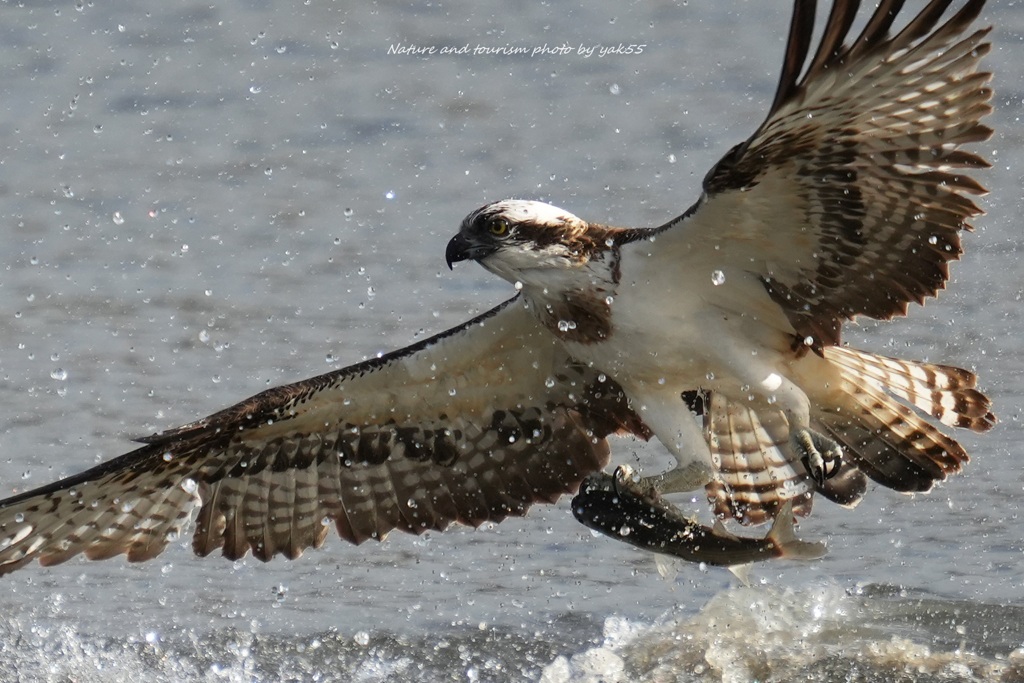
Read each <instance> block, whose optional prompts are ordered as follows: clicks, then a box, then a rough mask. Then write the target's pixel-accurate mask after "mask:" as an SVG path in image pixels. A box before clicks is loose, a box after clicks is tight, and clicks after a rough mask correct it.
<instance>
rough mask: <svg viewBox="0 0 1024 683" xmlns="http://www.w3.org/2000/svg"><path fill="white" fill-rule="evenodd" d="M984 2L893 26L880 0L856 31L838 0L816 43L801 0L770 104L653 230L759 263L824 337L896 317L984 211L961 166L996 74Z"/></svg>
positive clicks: (728, 272)
mask: <svg viewBox="0 0 1024 683" xmlns="http://www.w3.org/2000/svg"><path fill="white" fill-rule="evenodd" d="M983 1H984V0H969V1H968V2H967V3H965V4H964V6H963V7H962V9H960V10H959V11H957V12H956V13H954V14H953V15H952V16H951V17H949V18H948V19H946V20H945V21H944V22H943V21H942V19H943V14H944V13H945V10H946V9H947V7H948V6H949V4H950V1H949V0H932V2H929V3H928V5H927V6H926V7H925V8H924V9H922V10H921V11H920V13H919V14H918V15H917V16H915V17H913V18H912V19H910V20H909V22H908V23H907V24H906V25H905V26H904V27H903V28H902V29H900V30H898V31H895V32H892V31H891V29H892V24H893V22H894V19H895V16H896V13H897V12H898V11H899V9H900V8H901V6H902V4H903V3H902V2H901V1H900V0H882V2H881V3H880V4H879V7H878V8H877V9H876V10H875V12H874V14H873V15H872V16H871V17H870V18H869V19H868V21H867V24H866V25H865V26H864V28H863V30H862V31H861V32H860V34H859V35H857V36H856V37H853V36H852V34H851V27H852V24H853V22H854V17H855V15H856V14H857V10H858V5H859V3H858V2H856V1H853V0H838V1H837V2H836V3H835V4H834V5H833V8H832V12H831V14H830V15H829V18H828V21H827V23H826V27H825V29H824V33H823V35H822V39H821V43H820V45H819V47H818V49H817V51H816V52H815V53H814V54H813V55H812V54H811V53H810V50H809V47H810V41H811V35H812V32H813V28H814V8H815V3H814V2H813V1H812V0H798V1H797V2H796V4H795V11H794V16H793V23H792V28H791V33H790V40H789V44H788V47H787V54H786V60H785V64H784V69H783V74H782V77H781V80H780V84H779V88H778V91H777V94H776V97H775V101H774V103H773V105H772V107H771V110H770V113H769V115H768V118H767V119H766V120H765V122H764V123H763V124H762V125H761V126H760V128H759V129H758V130H757V132H756V133H754V135H753V136H752V137H751V138H750V139H748V140H747V141H745V142H743V143H742V144H740V145H737V146H736V147H735V148H733V149H732V150H731V151H730V152H729V153H728V154H727V155H726V156H725V158H723V159H722V161H721V162H719V163H718V165H716V166H715V167H714V168H713V169H712V170H711V171H710V172H709V173H708V175H707V177H706V178H705V181H704V189H705V195H704V196H703V197H702V199H701V201H700V202H698V204H697V205H696V206H695V207H693V208H692V209H691V210H690V211H688V212H687V214H686V215H684V216H682V217H680V218H678V219H676V220H674V221H672V222H671V223H669V224H667V225H666V226H664V227H663V228H662V231H664V232H665V233H666V234H665V235H664V236H663V238H662V236H659V241H663V239H664V240H670V241H674V242H675V243H678V244H679V245H680V246H681V247H683V248H685V252H683V253H685V256H682V255H681V256H680V258H686V259H688V260H692V263H694V264H695V265H701V266H705V267H706V264H708V263H711V264H714V265H715V267H716V268H718V269H719V270H721V271H722V273H723V274H724V275H725V276H726V278H728V277H729V276H734V277H735V276H737V275H738V274H740V273H744V274H746V273H749V274H753V275H755V276H756V277H758V278H760V279H761V281H762V282H763V284H764V287H765V288H766V289H767V290H768V292H769V293H770V294H771V296H772V298H773V299H774V300H775V302H776V303H778V304H779V306H780V307H781V308H782V309H783V310H784V312H785V314H786V317H787V318H788V321H789V324H790V325H791V326H792V328H793V330H794V333H795V334H796V335H798V338H799V339H801V340H803V339H808V341H809V342H810V343H811V344H812V345H814V346H815V347H819V348H820V346H821V345H823V344H837V343H839V339H840V327H841V324H842V322H843V321H844V320H846V319H849V318H852V317H855V316H857V315H867V316H871V317H874V318H881V319H886V318H891V317H893V316H895V315H902V314H905V313H906V312H907V307H908V304H909V303H910V302H918V303H922V302H923V300H924V298H925V297H928V296H933V295H935V294H936V293H937V292H938V290H939V289H941V288H942V287H943V286H944V284H945V282H946V280H947V279H948V277H949V271H948V262H949V261H952V260H955V259H957V258H958V257H959V255H960V254H961V251H962V250H961V243H960V236H959V233H960V231H961V230H965V229H968V230H969V229H970V226H969V225H968V224H967V222H966V221H967V220H969V219H970V218H971V217H973V216H977V215H979V214H980V213H982V212H981V210H980V209H979V208H978V207H977V206H976V205H975V203H974V202H973V201H972V199H971V195H977V194H981V193H983V192H984V189H983V188H982V187H981V185H979V184H978V183H977V182H976V181H975V180H974V179H973V178H971V177H970V175H968V173H969V171H970V170H971V169H977V168H982V167H986V166H987V165H988V164H987V162H985V161H984V160H983V159H982V158H981V157H979V156H977V155H976V154H973V153H971V152H968V151H964V150H962V149H961V146H963V145H965V144H968V143H974V142H979V141H983V140H986V139H987V138H988V137H989V136H990V135H991V133H992V131H991V129H990V128H989V127H987V126H985V125H984V124H982V123H981V119H982V118H983V117H984V116H985V115H986V114H988V113H989V112H990V111H991V106H990V105H989V103H988V101H989V99H990V97H991V95H992V92H991V90H990V88H989V87H988V86H987V83H988V81H989V79H990V77H991V74H989V73H984V72H980V71H979V70H978V64H979V61H980V59H981V58H982V56H984V55H985V54H986V53H987V52H988V51H989V49H990V44H989V43H988V42H986V41H985V38H986V35H987V34H988V29H982V30H978V31H976V32H974V33H972V34H970V35H967V36H966V37H964V35H963V34H964V33H965V32H966V30H967V28H968V26H969V25H970V23H971V22H972V21H973V20H974V19H975V18H976V17H977V15H978V14H979V13H980V11H981V7H982V5H983ZM673 228H678V229H675V230H673ZM670 243H672V242H670ZM663 248H664V247H663ZM677 251H678V250H677ZM681 267H682V266H681Z"/></svg>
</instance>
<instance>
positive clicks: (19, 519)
mask: <svg viewBox="0 0 1024 683" xmlns="http://www.w3.org/2000/svg"><path fill="white" fill-rule="evenodd" d="M14 521H15V522H17V523H18V524H21V523H22V522H24V521H25V513H24V512H18V513H16V514H15V515H14Z"/></svg>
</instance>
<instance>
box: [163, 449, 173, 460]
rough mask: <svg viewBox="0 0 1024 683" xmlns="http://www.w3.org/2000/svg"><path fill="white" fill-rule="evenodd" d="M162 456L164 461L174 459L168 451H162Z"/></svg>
mask: <svg viewBox="0 0 1024 683" xmlns="http://www.w3.org/2000/svg"><path fill="white" fill-rule="evenodd" d="M163 458H164V462H170V461H172V460H174V455H173V454H172V453H171V452H170V451H167V452H166V453H164V455H163Z"/></svg>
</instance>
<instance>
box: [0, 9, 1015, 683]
mask: <svg viewBox="0 0 1024 683" xmlns="http://www.w3.org/2000/svg"><path fill="white" fill-rule="evenodd" d="M786 4H787V3H784V2H773V3H766V2H755V1H753V0H751V1H748V2H743V1H740V0H729V1H728V2H720V3H714V4H713V3H701V2H689V3H672V2H652V3H643V4H633V5H629V6H628V12H627V8H626V6H624V5H621V4H619V3H614V2H598V3H589V4H588V6H587V7H586V8H571V9H569V8H568V6H563V5H554V6H548V5H546V4H542V3H530V2H513V3H499V2H496V1H493V0H492V1H488V2H468V1H466V2H439V3H431V4H422V5H421V4H419V3H396V2H380V3H358V4H357V3H337V4H334V3H329V2H321V1H317V0H312V1H310V2H306V3H268V2H244V3H243V2H225V3H210V2H204V3H193V2H177V3H167V2H152V1H150V2H103V3H99V2H96V3H83V2H78V3H60V4H53V3H48V2H22V3H14V2H5V3H0V74H2V77H0V150H2V151H0V216H2V219H3V223H2V225H3V234H4V241H3V247H4V248H3V250H2V251H0V376H2V379H3V385H2V391H0V408H2V410H0V416H2V418H0V425H2V437H0V493H2V494H3V495H7V494H9V493H12V492H15V491H20V490H24V489H25V488H27V487H31V486H37V485H41V484H43V483H46V482H48V481H50V480H51V479H53V478H55V477H58V476H61V475H67V474H71V473H73V472H75V471H78V470H81V469H83V468H85V467H86V466H89V465H92V464H94V463H96V462H98V461H100V460H102V459H106V458H110V457H112V456H115V455H117V454H120V453H122V452H124V451H126V450H128V448H129V447H130V445H129V443H128V438H129V437H132V436H138V435H144V434H147V433H150V432H153V431H157V430H160V429H163V428H166V427H169V426H173V425H175V424H180V423H183V422H186V421H189V420H191V419H194V418H195V417H197V416H200V415H204V414H207V413H210V412H212V411H214V410H216V409H218V408H220V407H223V406H225V405H227V404H229V403H232V402H234V401H236V400H238V399H240V398H243V397H245V396H247V395H249V394H252V393H255V392H256V391H258V390H260V389H262V388H265V387H267V386H269V385H274V384H278V383H282V382H286V381H290V380H295V379H300V378H302V377H306V376H309V375H312V374H316V373H320V372H324V371H327V370H329V369H331V368H333V367H338V366H340V365H344V364H348V363H352V362H356V361H359V360H361V359H363V358H366V357H369V356H372V355H374V354H377V353H379V352H382V351H386V350H390V349H393V348H396V347H398V346H401V345H404V344H407V343H409V342H411V341H413V340H415V339H417V338H419V337H420V336H422V335H423V334H427V333H433V332H437V331H440V330H443V329H446V328H447V327H449V326H451V325H454V324H457V323H459V322H461V321H462V320H464V319H466V318H467V317H468V316H469V315H471V314H472V313H474V312H478V311H480V310H483V308H484V307H487V306H490V305H492V304H494V303H497V302H498V301H500V300H502V299H504V298H506V297H507V296H508V295H509V293H510V290H509V287H508V286H507V285H505V284H504V283H502V282H499V281H497V280H496V278H493V277H491V276H488V275H487V274H486V273H484V272H483V270H482V269H479V268H475V267H465V268H461V267H460V268H458V269H457V271H456V272H455V273H450V272H448V270H447V269H446V268H445V267H444V263H443V250H444V245H445V243H446V241H447V239H448V238H449V237H450V236H451V235H452V234H453V233H454V231H455V230H456V229H457V226H458V223H459V221H460V220H461V219H462V217H463V216H464V215H465V214H466V213H467V212H468V211H469V210H471V209H473V208H476V207H477V206H479V205H481V204H483V203H485V202H487V201H491V200H494V199H499V198H502V197H506V196H517V197H530V198H540V199H545V200H548V201H551V202H553V203H556V204H559V205H561V206H564V207H565V208H567V209H569V210H571V211H574V212H575V213H578V214H580V215H582V216H585V217H588V218H591V219H593V220H597V221H602V222H610V223H613V224H620V225H652V224H657V223H660V222H662V221H664V220H666V219H667V218H670V217H672V216H674V215H676V214H678V213H679V212H681V210H682V209H684V208H685V207H686V206H688V205H689V204H690V203H691V202H692V201H693V200H694V199H695V198H696V196H697V192H698V188H699V186H700V180H701V178H702V177H703V174H704V173H705V171H706V170H707V169H708V168H709V167H710V166H711V164H713V163H714V162H715V161H716V160H717V159H718V157H719V156H720V155H721V154H722V153H723V152H724V151H725V150H726V149H728V147H729V146H731V145H732V144H733V143H735V142H737V141H739V140H740V139H742V138H743V137H745V136H746V135H747V134H748V133H749V132H750V131H751V130H752V129H753V127H754V126H755V125H756V124H757V123H758V122H759V121H760V120H761V118H762V117H763V114H764V111H765V108H766V106H767V103H768V100H770V98H771V95H772V93H773V91H774V86H775V79H776V77H777V72H778V65H779V63H780V61H781V53H782V48H783V41H784V36H785V30H786V22H787V20H788V8H787V7H786ZM909 4H911V5H913V4H914V3H909ZM984 20H985V22H986V23H992V24H995V25H996V28H995V31H994V32H993V37H994V40H995V41H996V48H995V49H994V51H993V52H992V54H991V56H990V57H989V58H988V59H987V62H986V63H987V64H988V65H989V66H990V67H991V68H992V69H993V70H995V71H996V74H997V76H996V81H995V85H996V88H997V97H996V100H995V105H996V112H995V114H994V116H993V117H992V119H991V122H992V124H993V125H994V126H996V128H997V130H998V132H997V135H996V137H995V138H993V139H992V140H991V141H990V142H989V143H986V144H985V145H982V149H983V151H984V152H985V153H986V154H987V155H988V156H989V157H990V158H991V159H992V160H993V162H994V168H993V169H992V170H991V171H990V172H987V173H986V174H985V176H984V181H985V183H986V184H987V185H988V186H989V187H990V188H991V190H992V194H991V195H990V196H989V197H988V198H986V200H985V206H986V208H987V209H988V211H989V214H988V215H987V216H985V217H983V218H981V219H979V220H978V221H977V225H978V230H977V232H976V233H975V234H974V235H970V236H968V237H967V238H966V246H967V254H966V256H965V258H964V259H963V261H962V262H961V263H959V264H957V265H956V266H955V268H954V270H953V282H952V285H951V287H950V290H949V291H948V292H946V293H944V294H943V296H942V297H941V298H940V299H939V300H938V301H933V302H930V303H929V304H928V306H927V307H926V308H923V309H922V308H917V309H915V310H914V311H913V315H912V317H911V318H910V319H908V320H904V321H900V322H897V323H895V324H880V325H879V324H874V323H868V324H865V325H863V326H862V327H860V328H854V329H852V330H851V332H850V333H849V335H848V337H849V339H850V340H851V341H853V342H854V343H856V344H857V345H860V346H864V347H866V348H869V349H872V350H876V351H882V352H889V353H898V354H901V355H906V356H910V357H917V358H927V359H929V360H932V361H936V362H951V363H962V364H967V365H968V366H971V367H973V368H975V369H976V370H978V372H979V373H980V374H981V377H982V382H983V386H984V388H985V390H986V391H987V392H989V393H990V395H991V396H992V397H993V398H994V400H995V401H996V406H997V412H998V414H999V417H1000V419H1001V424H1000V425H999V426H998V427H997V429H996V430H994V431H993V432H991V433H990V434H988V435H985V436H983V437H976V436H974V435H964V436H963V441H964V442H965V444H966V445H967V446H968V447H969V450H970V451H971V453H972V454H973V456H974V457H973V460H972V462H971V464H970V465H969V467H968V468H967V470H966V472H965V473H964V474H963V475H962V476H958V477H956V478H954V479H952V480H950V481H949V482H947V483H946V484H945V485H943V486H941V487H940V488H938V489H937V490H936V491H934V492H932V493H931V494H929V495H927V496H918V497H917V498H908V497H903V496H899V495H897V494H893V493H891V492H889V491H887V490H874V491H872V492H871V495H870V496H869V497H868V498H867V499H866V500H865V501H864V503H863V504H862V505H861V506H860V507H859V508H857V509H856V510H855V511H852V512H850V511H844V510H837V509H835V508H832V507H829V506H827V505H826V504H820V505H819V506H818V509H817V510H816V511H815V514H814V516H813V517H812V518H811V519H809V520H808V521H806V522H805V523H804V524H803V525H802V526H801V535H802V536H805V537H809V538H823V539H826V540H827V541H828V543H829V550H830V552H829V555H828V557H826V558H825V559H824V560H822V561H820V562H817V563H813V564H810V565H799V564H787V563H779V564H773V565H769V566H761V567H758V568H757V569H756V570H755V572H754V585H753V587H751V588H744V587H741V586H739V584H738V582H737V581H736V580H735V579H734V578H733V577H732V576H731V575H730V574H729V573H727V572H725V571H720V570H708V571H705V570H702V569H701V568H699V567H696V566H690V565H687V566H680V567H675V568H669V571H667V572H663V573H667V575H668V578H662V576H661V574H660V573H659V571H658V567H657V566H656V564H655V562H654V560H653V559H652V557H651V556H649V555H647V554H643V553H641V552H639V551H636V550H633V549H631V548H630V547H627V546H625V545H624V544H618V543H614V542H612V541H610V540H608V539H606V538H603V537H602V538H595V537H593V536H592V535H591V534H590V533H589V531H587V530H586V529H584V528H583V527H582V526H580V525H578V524H577V523H576V522H575V521H574V520H573V519H572V516H571V514H570V513H569V510H568V507H567V504H566V503H565V502H563V503H562V504H560V505H558V506H554V507H548V508H538V509H536V510H533V511H531V513H530V515H529V516H528V517H527V518H525V519H522V520H511V521H509V522H506V523H504V524H502V525H500V526H496V527H484V528H481V529H479V530H475V531H474V530H464V529H455V530H452V531H450V532H447V533H445V534H430V535H427V536H425V537H422V538H408V537H398V536H393V537H391V538H389V539H388V540H387V542H386V543H384V544H382V545H377V544H374V545H372V546H370V545H364V546H361V547H358V548H352V547H348V546H346V545H344V544H342V543H341V542H340V541H337V540H336V539H335V540H332V541H329V542H328V544H327V546H326V547H325V548H324V549H323V550H321V551H318V552H311V553H308V554H307V555H306V556H305V557H304V558H303V559H302V560H300V561H297V562H292V563H290V562H287V561H284V560H275V561H274V562H271V563H270V564H267V565H263V564H261V563H259V562H257V561H254V560H252V559H246V560H243V561H240V562H236V563H233V564H232V563H230V562H227V561H224V560H221V559H217V558H207V559H203V560H201V559H198V558H195V557H194V556H193V555H192V554H191V552H190V550H189V548H188V544H187V542H185V541H184V540H183V541H182V542H180V543H178V544H175V545H174V546H172V547H171V548H170V549H169V550H168V551H167V552H165V553H164V554H163V555H162V556H160V557H159V558H158V559H157V560H155V561H153V562H151V563H148V564H144V565H139V566H129V565H127V564H126V563H124V562H123V561H121V560H114V561H109V562H103V563H86V562H83V561H77V560H76V561H72V562H70V563H68V564H66V565H63V566H60V567H56V568H51V569H45V570H44V569H41V568H39V567H31V568H27V569H24V570H22V571H20V572H17V573H15V574H13V575H11V576H9V577H6V578H4V579H3V581H2V583H3V590H2V591H0V677H2V678H3V679H7V680H15V679H17V678H21V679H23V680H54V681H64V680H103V681H129V680H139V679H140V678H142V679H146V680H183V679H184V680H188V679H199V680H212V681H216V680H238V681H248V680H290V679H295V680H314V679H316V680H344V681H385V680H431V681H473V680H487V681H507V680H544V681H547V682H549V683H556V682H564V681H598V680H604V681H618V680H650V681H672V680H682V681H747V680H772V681H789V680H797V679H799V680H811V681H893V680H898V681H914V682H917V681H987V680H999V679H1002V680H1005V681H1015V680H1024V672H1022V671H1024V669H1022V667H1024V664H1022V661H1024V650H1022V649H1021V648H1022V646H1024V625H1022V623H1024V612H1022V610H1024V606H1022V600H1021V597H1022V591H1024V589H1022V578H1024V570H1022V568H1021V567H1022V559H1024V558H1022V550H1024V542H1022V531H1021V529H1022V524H1021V520H1020V513H1021V498H1022V495H1024V475H1022V474H1021V471H1022V470H1021V467H1020V457H1019V451H1020V444H1021V442H1022V441H1024V439H1022V436H1024V434H1022V428H1021V424H1020V417H1021V410H1020V406H1021V397H1022V394H1024V376H1022V372H1021V370H1022V364H1024V361H1022V359H1024V343H1022V336H1024V335H1022V334H1021V333H1022V326H1021V301H1020V300H1021V295H1022V288H1024V277H1022V274H1024V268H1022V266H1021V263H1020V251H1021V247H1020V242H1021V237H1022V234H1021V227H1020V214H1021V203H1020V194H1021V193H1020V187H1021V175H1022V171H1021V168H1022V165H1024V136H1022V135H1021V130H1022V129H1021V126H1020V116H1021V110H1022V106H1021V105H1022V96H1024V77H1022V75H1021V69H1020V68H1019V65H1020V63H1021V59H1022V57H1024V54H1022V52H1021V41H1022V38H1024V7H1022V5H1021V4H1020V3H1014V2H999V3H995V4H993V6H992V7H990V8H989V9H988V10H987V11H986V14H985V16H984ZM619 43H622V44H623V45H629V44H643V45H644V46H645V47H644V49H643V51H642V53H641V54H639V55H637V54H633V55H622V54H618V55H616V54H606V55H605V56H603V57H602V56H600V49H601V47H602V46H604V47H608V46H617V45H618V44H619ZM397 45H402V46H405V47H409V46H415V47H420V48H424V47H425V48H429V47H431V46H433V47H435V48H436V49H435V52H434V54H426V55H421V56H411V55H408V54H405V55H401V54H394V52H395V51H396V50H391V49H390V48H391V47H392V46H397ZM545 45H546V46H547V50H546V51H544V50H538V51H537V54H532V53H533V51H534V48H543V47H544V46H545ZM563 45H567V46H570V47H571V48H572V50H570V52H571V53H570V54H552V52H553V51H554V48H560V47H561V46H563ZM446 46H451V47H454V48H460V47H464V46H469V48H470V50H471V51H472V50H475V49H476V48H477V47H478V46H479V47H481V48H488V49H487V50H481V52H490V53H491V54H476V55H473V54H468V55H452V54H441V49H442V48H444V47H446ZM579 46H583V47H585V48H591V47H593V48H595V51H594V53H593V54H592V55H591V56H589V57H587V56H585V55H582V54H580V51H579ZM515 47H526V48H527V49H528V51H529V52H530V53H531V54H525V55H522V54H519V55H515V54H506V53H507V52H511V51H512V50H511V49H510V48H515ZM389 52H391V54H389ZM615 447H616V449H617V458H618V460H619V461H623V462H631V463H634V464H635V463H636V459H637V457H640V458H643V462H644V464H646V465H647V466H648V467H652V468H654V467H658V466H660V465H663V464H664V458H663V457H662V455H661V454H660V452H659V451H658V449H657V448H650V447H647V446H640V445H638V444H635V443H633V442H629V441H620V442H617V443H616V444H615ZM692 507H693V508H694V509H700V507H701V505H700V504H699V502H695V503H694V504H693V505H692ZM662 569H665V568H664V567H663V568H662ZM673 571H676V572H677V573H674V574H673Z"/></svg>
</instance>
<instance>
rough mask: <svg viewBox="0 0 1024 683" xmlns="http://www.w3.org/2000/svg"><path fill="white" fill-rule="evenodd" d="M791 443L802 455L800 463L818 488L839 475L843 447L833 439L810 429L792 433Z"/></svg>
mask: <svg viewBox="0 0 1024 683" xmlns="http://www.w3.org/2000/svg"><path fill="white" fill-rule="evenodd" d="M793 443H794V444H795V445H796V448H797V450H798V451H800V453H802V454H803V457H802V458H801V462H803V464H804V467H805V468H806V469H807V473H808V474H810V475H811V479H813V480H814V481H815V483H816V484H817V485H818V486H824V485H825V480H826V479H831V478H832V477H834V476H836V475H837V474H839V470H840V469H841V468H842V465H843V447H842V446H840V445H839V444H838V443H837V442H836V441H834V440H833V439H831V438H829V437H827V436H825V435H824V434H819V433H818V432H815V431H812V430H810V429H798V430H795V431H794V432H793Z"/></svg>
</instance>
